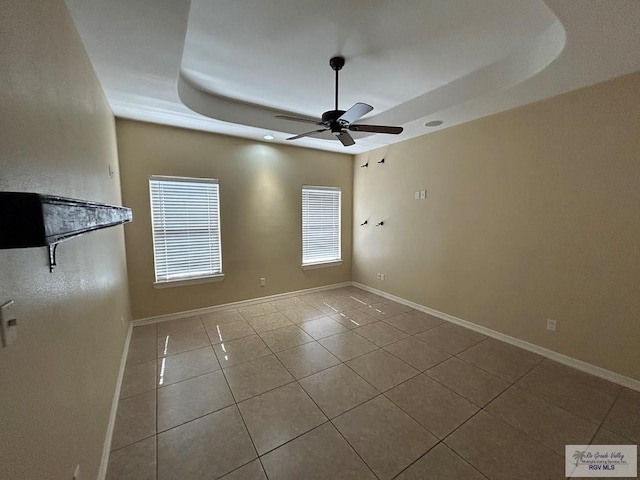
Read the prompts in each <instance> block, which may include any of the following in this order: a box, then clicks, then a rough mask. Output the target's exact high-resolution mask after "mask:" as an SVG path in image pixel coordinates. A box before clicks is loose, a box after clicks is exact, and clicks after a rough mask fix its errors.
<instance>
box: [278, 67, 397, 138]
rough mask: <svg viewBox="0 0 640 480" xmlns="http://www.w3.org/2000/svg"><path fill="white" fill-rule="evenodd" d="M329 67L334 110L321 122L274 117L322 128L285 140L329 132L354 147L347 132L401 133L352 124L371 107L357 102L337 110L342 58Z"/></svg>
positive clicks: (377, 126) (283, 116)
mask: <svg viewBox="0 0 640 480" xmlns="http://www.w3.org/2000/svg"><path fill="white" fill-rule="evenodd" d="M329 65H330V66H331V68H332V69H333V70H334V71H335V72H336V96H335V97H336V101H335V110H329V111H326V112H324V113H323V114H322V119H321V120H309V119H306V118H298V117H290V116H288V115H276V118H281V119H284V120H293V121H294V122H304V123H312V124H314V125H321V126H322V127H323V128H321V129H319V130H313V131H311V132H307V133H301V134H300V135H296V136H294V137H289V138H287V140H297V139H298V138H302V137H310V136H312V135H316V134H318V133H321V132H326V131H329V130H330V131H331V133H332V134H333V135H335V136H336V138H337V139H338V140H340V141H341V142H342V144H343V145H344V146H345V147H348V146H350V145H355V143H356V142H355V141H354V140H353V137H352V136H351V135H350V134H349V132H348V130H351V131H352V132H371V133H390V134H392V135H398V134H400V133H402V127H389V126H385V125H363V124H359V123H352V122H355V121H356V120H358V119H359V118H360V117H362V116H364V115H366V114H367V113H369V112H370V111H371V110H373V107H372V106H371V105H367V104H366V103H361V102H358V103H356V104H354V105H353V106H352V107H351V108H350V109H349V110H338V72H339V71H340V70H341V69H342V67H344V57H333V58H331V60H329Z"/></svg>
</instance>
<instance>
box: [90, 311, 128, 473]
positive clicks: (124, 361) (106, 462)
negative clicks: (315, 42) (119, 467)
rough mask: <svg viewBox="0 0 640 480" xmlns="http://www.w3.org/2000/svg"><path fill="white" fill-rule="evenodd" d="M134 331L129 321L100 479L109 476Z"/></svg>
mask: <svg viewBox="0 0 640 480" xmlns="http://www.w3.org/2000/svg"><path fill="white" fill-rule="evenodd" d="M132 331H133V324H132V323H131V322H129V329H128V330H127V338H126V339H125V341H124V348H123V349H122V356H121V357H120V370H118V378H117V379H116V391H115V392H114V393H113V399H112V400H111V413H110V414H109V423H108V425H107V433H106V435H105V438H104V445H103V447H102V459H101V460H100V469H99V470H98V480H105V478H106V477H107V467H108V466H109V453H110V452H111V438H112V437H113V428H114V426H115V424H116V414H117V413H118V402H119V400H120V389H121V388H122V378H123V377H124V369H125V366H126V365H127V354H128V353H129V343H130V342H131V332H132Z"/></svg>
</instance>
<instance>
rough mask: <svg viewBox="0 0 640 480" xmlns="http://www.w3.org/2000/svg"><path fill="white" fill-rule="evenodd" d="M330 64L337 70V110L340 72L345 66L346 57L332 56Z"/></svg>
mask: <svg viewBox="0 0 640 480" xmlns="http://www.w3.org/2000/svg"><path fill="white" fill-rule="evenodd" d="M329 65H330V66H331V68H332V69H333V70H334V71H335V72H336V102H335V105H336V107H335V110H338V72H339V71H340V70H342V67H344V57H331V60H329Z"/></svg>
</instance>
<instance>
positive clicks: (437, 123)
mask: <svg viewBox="0 0 640 480" xmlns="http://www.w3.org/2000/svg"><path fill="white" fill-rule="evenodd" d="M442 123H443V122H442V120H431V121H430V122H427V123H425V124H424V126H425V127H439V126H440V125H442Z"/></svg>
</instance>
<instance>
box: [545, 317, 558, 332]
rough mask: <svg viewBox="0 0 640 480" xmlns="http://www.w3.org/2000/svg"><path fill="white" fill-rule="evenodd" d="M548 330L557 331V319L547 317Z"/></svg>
mask: <svg viewBox="0 0 640 480" xmlns="http://www.w3.org/2000/svg"><path fill="white" fill-rule="evenodd" d="M547 330H549V331H551V332H555V331H556V321H555V320H550V319H547Z"/></svg>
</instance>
